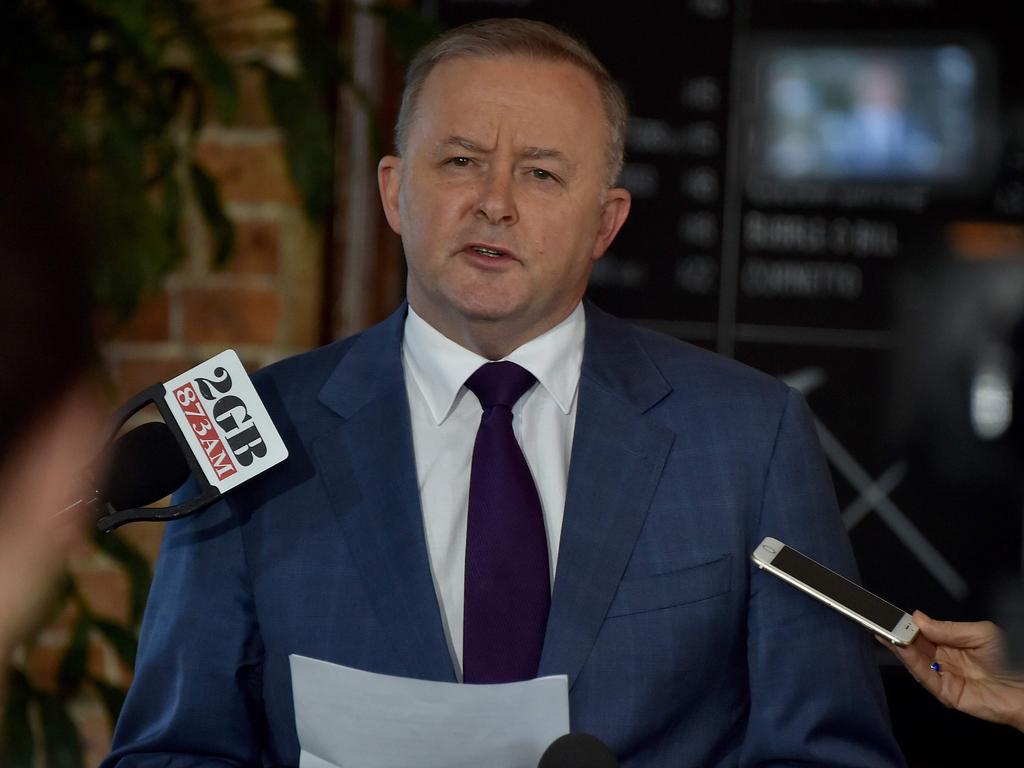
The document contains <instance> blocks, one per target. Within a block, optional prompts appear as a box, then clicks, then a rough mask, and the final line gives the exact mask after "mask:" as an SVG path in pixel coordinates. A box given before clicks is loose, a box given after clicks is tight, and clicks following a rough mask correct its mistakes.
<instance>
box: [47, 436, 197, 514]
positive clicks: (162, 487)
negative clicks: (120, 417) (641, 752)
mask: <svg viewBox="0 0 1024 768" xmlns="http://www.w3.org/2000/svg"><path fill="white" fill-rule="evenodd" d="M190 474H191V472H190V470H189V466H188V462H186V461H185V457H184V456H183V455H182V453H181V449H180V448H179V447H178V443H177V441H176V440H175V438H174V435H173V434H172V433H171V430H170V429H169V428H168V427H167V425H166V424H164V423H163V422H161V421H150V422H146V423H145V424H142V425H140V426H138V427H136V428H135V429H132V430H130V431H129V432H125V433H124V434H123V435H121V436H120V437H119V438H117V439H116V440H115V441H114V442H113V443H112V444H111V445H110V446H109V447H108V448H107V449H106V450H104V451H103V452H102V453H101V454H100V456H99V457H98V458H97V459H95V460H94V461H93V470H92V471H91V472H89V482H90V483H91V484H92V486H93V488H94V489H95V490H93V492H92V494H91V495H89V496H85V497H83V498H81V499H78V500H77V501H75V502H73V503H71V504H69V505H68V506H66V507H64V508H63V509H62V510H60V512H59V513H58V514H63V513H64V512H68V511H70V510H72V509H75V508H76V507H82V506H85V507H92V508H96V507H97V506H98V505H101V504H103V503H104V502H109V504H110V505H111V506H112V507H113V508H114V509H128V508H129V507H144V506H146V505H147V504H152V503H154V502H156V501H159V500H160V499H162V498H165V497H166V496H169V495H171V494H172V493H174V491H176V490H178V488H180V487H181V486H182V485H184V484H185V481H186V480H188V478H189V475H190ZM97 475H98V476H99V477H100V480H99V481H97Z"/></svg>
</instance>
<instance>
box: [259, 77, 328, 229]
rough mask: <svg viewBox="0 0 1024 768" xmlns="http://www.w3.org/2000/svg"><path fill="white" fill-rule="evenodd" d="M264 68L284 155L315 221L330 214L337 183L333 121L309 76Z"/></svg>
mask: <svg viewBox="0 0 1024 768" xmlns="http://www.w3.org/2000/svg"><path fill="white" fill-rule="evenodd" d="M259 66H260V69H261V70H263V74H264V78H265V83H266V88H267V99H268V100H269V101H270V109H271V111H272V112H273V113H274V118H275V119H276V120H277V123H278V125H280V126H281V130H282V131H283V132H284V135H285V158H286V159H287V161H288V169H289V171H290V172H291V176H292V180H293V181H294V182H295V184H296V186H298V188H299V191H300V192H301V193H302V198H303V201H304V203H305V207H306V213H307V214H308V215H309V216H310V218H312V219H313V220H314V221H322V220H323V219H324V218H325V217H326V216H327V214H328V212H329V210H330V205H331V198H332V193H333V186H334V141H333V131H332V128H331V121H330V118H329V116H328V114H327V112H326V110H324V109H323V108H322V106H321V102H320V98H321V96H322V94H321V93H320V92H319V91H318V90H317V86H316V84H315V83H314V82H312V81H311V80H310V79H308V78H304V77H300V78H291V77H285V76H283V75H281V74H280V73H278V72H276V71H274V70H273V69H271V68H270V67H266V66H263V65H259Z"/></svg>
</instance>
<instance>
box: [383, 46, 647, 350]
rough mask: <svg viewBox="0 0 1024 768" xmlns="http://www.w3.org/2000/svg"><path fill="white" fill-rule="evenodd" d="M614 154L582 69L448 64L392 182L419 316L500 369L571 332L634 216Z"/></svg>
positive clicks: (499, 62) (525, 61)
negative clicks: (605, 257) (560, 329)
mask: <svg viewBox="0 0 1024 768" xmlns="http://www.w3.org/2000/svg"><path fill="white" fill-rule="evenodd" d="M608 143H609V128H608V123H607V119H606V117H605V113H604V110H603V108H602V105H601V100H600V96H599V93H598V89H597V86H596V84H595V83H594V82H593V80H592V79H591V78H590V76H589V75H588V74H587V73H586V72H584V71H582V70H581V69H579V68H577V67H576V66H574V65H572V64H568V63H561V62H558V63H556V62H550V61H542V60H536V59H531V58H527V57H522V56H504V57H499V58H462V59H450V60H447V61H444V62H441V63H440V64H438V65H437V66H436V67H435V68H434V69H433V71H432V72H431V73H430V75H429V76H428V77H427V80H426V82H425V83H424V86H423V90H422V91H421V92H420V96H419V101H418V103H417V105H416V110H415V114H414V116H413V119H412V122H411V125H410V129H409V134H408V137H407V140H406V147H405V152H404V154H403V157H402V158H401V159H399V158H397V157H385V158H384V159H383V160H381V162H380V166H379V169H378V178H379V182H380V188H381V198H382V201H383V203H384V209H385V213H386V215H387V218H388V223H389V224H390V225H391V228H392V229H394V231H395V232H397V233H398V234H399V235H401V237H402V243H403V246H404V249H405V256H406V260H407V262H408V267H409V278H408V286H407V291H408V298H409V302H410V304H411V305H412V307H413V308H414V309H415V310H416V312H417V313H419V314H420V315H421V316H422V317H423V318H424V319H425V320H427V322H429V323H430V324H431V325H433V326H434V327H435V328H437V329H438V330H440V331H441V332H442V333H444V334H445V335H446V336H448V337H449V338H451V339H453V340H454V341H456V342H458V343H460V344H462V345H463V346H466V347H468V348H470V349H474V350H475V351H477V352H480V353H482V354H484V355H485V356H487V357H491V358H494V357H500V356H503V355H504V354H507V353H508V352H510V351H511V350H512V349H514V348H515V347H517V346H519V345H520V344H522V343H524V342H526V341H528V340H530V339H531V338H534V337H536V336H538V335H540V334H541V333H543V332H544V331H546V330H547V329H549V328H551V327H552V326H554V325H556V324H557V323H559V322H561V321H562V320H563V319H564V318H565V317H566V316H567V315H568V314H569V313H570V312H571V311H572V309H573V308H574V307H575V306H576V304H577V303H578V302H579V300H580V298H581V297H582V296H583V292H584V290H585V288H586V284H587V279H588V278H589V276H590V270H591V267H592V265H593V262H594V261H595V260H596V259H597V258H599V257H600V256H601V254H603V253H604V251H605V249H606V248H607V247H608V245H609V243H611V241H612V239H613V238H614V237H615V234H616V233H617V232H618V230H619V227H621V226H622V223H623V222H624V221H625V218H626V214H627V213H628V212H629V193H628V192H626V191H625V190H623V189H611V190H609V189H607V184H606V181H607V175H608Z"/></svg>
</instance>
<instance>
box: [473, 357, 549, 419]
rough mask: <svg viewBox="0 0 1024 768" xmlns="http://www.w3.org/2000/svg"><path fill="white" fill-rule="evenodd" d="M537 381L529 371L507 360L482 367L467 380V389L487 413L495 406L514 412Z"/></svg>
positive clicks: (485, 364)
mask: <svg viewBox="0 0 1024 768" xmlns="http://www.w3.org/2000/svg"><path fill="white" fill-rule="evenodd" d="M535 381H536V379H535V378H534V376H533V374H532V373H530V372H529V371H528V370H526V369H525V368H523V367H521V366H518V365H516V364H515V363H510V362H508V361H507V360H505V361H503V362H500V363H484V364H483V365H481V366H480V367H479V368H477V369H476V371H474V372H473V375H472V376H470V377H469V378H468V379H466V389H468V390H469V391H470V392H472V393H473V394H474V395H476V397H477V399H478V400H479V401H480V405H481V406H482V407H483V409H484V410H485V411H486V410H487V409H488V408H492V407H494V406H495V405H503V406H505V407H506V408H508V409H509V410H512V406H513V405H515V404H516V401H517V400H519V398H520V397H522V396H523V393H524V392H526V390H528V389H529V388H530V387H531V386H533V382H535Z"/></svg>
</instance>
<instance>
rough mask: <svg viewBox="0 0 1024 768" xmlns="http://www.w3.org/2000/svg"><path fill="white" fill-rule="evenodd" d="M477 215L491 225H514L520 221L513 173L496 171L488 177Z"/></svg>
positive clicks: (482, 191)
mask: <svg viewBox="0 0 1024 768" xmlns="http://www.w3.org/2000/svg"><path fill="white" fill-rule="evenodd" d="M476 215H477V216H478V217H479V218H482V219H486V220H487V222H488V223H490V224H514V223H515V222H516V221H518V220H519V211H518V209H517V208H516V197H515V189H514V180H513V178H512V174H511V173H509V172H508V171H498V170H494V171H492V172H491V173H488V174H487V175H486V177H485V178H484V180H483V185H482V188H481V190H480V202H479V204H478V205H477V214H476Z"/></svg>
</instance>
